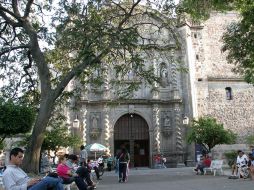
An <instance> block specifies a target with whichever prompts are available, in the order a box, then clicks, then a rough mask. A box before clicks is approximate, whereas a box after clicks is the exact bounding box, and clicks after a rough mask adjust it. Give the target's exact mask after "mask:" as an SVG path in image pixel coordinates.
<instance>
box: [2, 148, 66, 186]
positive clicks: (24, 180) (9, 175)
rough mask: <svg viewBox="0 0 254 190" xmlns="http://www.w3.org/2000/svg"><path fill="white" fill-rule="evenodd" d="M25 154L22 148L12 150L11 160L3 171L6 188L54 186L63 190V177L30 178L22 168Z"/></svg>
mask: <svg viewBox="0 0 254 190" xmlns="http://www.w3.org/2000/svg"><path fill="white" fill-rule="evenodd" d="M23 156H24V151H23V150H22V149H21V148H13V149H12V150H11V152H10V161H9V165H8V166H7V168H6V170H4V173H3V184H4V186H5V190H47V189H49V188H54V189H56V190H63V184H62V180H61V178H58V177H57V178H54V177H49V176H46V177H45V178H33V179H31V178H29V177H28V175H27V174H26V173H25V172H24V171H23V170H22V169H21V168H20V165H21V164H22V161H23Z"/></svg>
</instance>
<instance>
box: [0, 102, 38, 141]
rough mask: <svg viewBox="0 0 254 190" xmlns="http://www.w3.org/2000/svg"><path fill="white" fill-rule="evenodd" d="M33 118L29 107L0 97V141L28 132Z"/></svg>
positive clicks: (32, 112)
mask: <svg viewBox="0 0 254 190" xmlns="http://www.w3.org/2000/svg"><path fill="white" fill-rule="evenodd" d="M34 119H35V113H34V109H32V108H31V107H28V106H27V105H23V104H19V103H14V102H13V101H11V100H8V101H4V100H3V99H0V143H1V144H2V142H3V140H4V139H5V138H6V137H12V136H14V135H16V134H22V133H27V132H30V131H31V129H32V126H33V124H34Z"/></svg>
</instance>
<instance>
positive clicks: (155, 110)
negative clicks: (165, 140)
mask: <svg viewBox="0 0 254 190" xmlns="http://www.w3.org/2000/svg"><path fill="white" fill-rule="evenodd" d="M159 115H160V110H159V107H158V105H157V104H156V105H154V106H153V126H154V147H153V151H154V152H155V153H160V123H159V120H160V117H159Z"/></svg>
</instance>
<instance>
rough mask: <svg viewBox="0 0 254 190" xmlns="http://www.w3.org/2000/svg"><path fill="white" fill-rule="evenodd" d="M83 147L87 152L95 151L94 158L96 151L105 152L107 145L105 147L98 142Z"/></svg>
mask: <svg viewBox="0 0 254 190" xmlns="http://www.w3.org/2000/svg"><path fill="white" fill-rule="evenodd" d="M85 149H86V150H87V151H89V152H94V153H95V159H96V152H105V151H107V147H105V146H104V145H102V144H99V143H93V144H89V145H86V146H85Z"/></svg>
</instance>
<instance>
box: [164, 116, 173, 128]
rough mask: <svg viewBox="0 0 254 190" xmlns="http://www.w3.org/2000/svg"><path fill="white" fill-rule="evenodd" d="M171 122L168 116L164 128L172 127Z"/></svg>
mask: <svg viewBox="0 0 254 190" xmlns="http://www.w3.org/2000/svg"><path fill="white" fill-rule="evenodd" d="M170 125H171V122H170V117H169V116H168V115H167V116H166V118H165V119H164V127H170Z"/></svg>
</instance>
